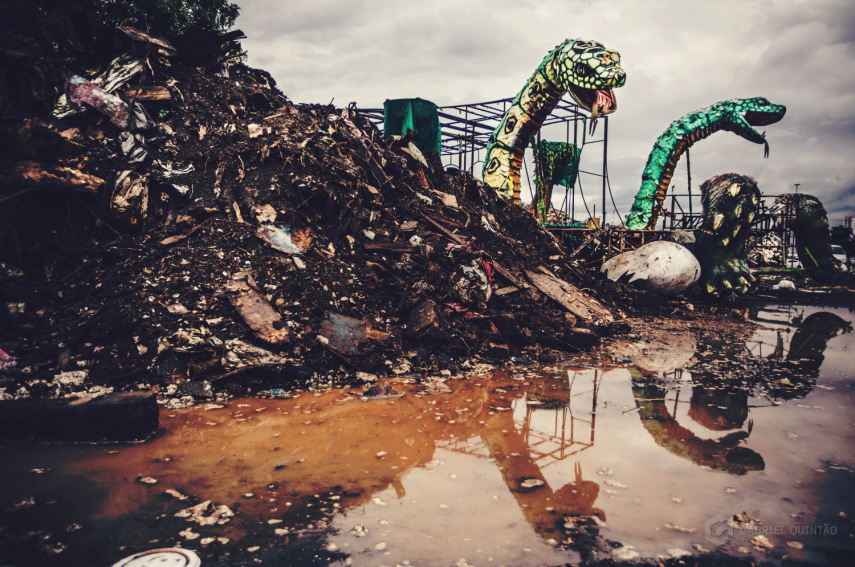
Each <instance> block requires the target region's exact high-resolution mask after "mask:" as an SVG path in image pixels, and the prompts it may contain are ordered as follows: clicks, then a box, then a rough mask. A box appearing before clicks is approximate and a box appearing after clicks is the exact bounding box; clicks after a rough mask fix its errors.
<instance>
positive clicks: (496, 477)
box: [0, 310, 855, 565]
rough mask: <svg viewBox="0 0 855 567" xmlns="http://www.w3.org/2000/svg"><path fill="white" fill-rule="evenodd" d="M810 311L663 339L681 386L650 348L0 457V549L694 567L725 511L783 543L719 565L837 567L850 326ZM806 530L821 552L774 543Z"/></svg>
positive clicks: (104, 558) (255, 408) (258, 403)
mask: <svg viewBox="0 0 855 567" xmlns="http://www.w3.org/2000/svg"><path fill="white" fill-rule="evenodd" d="M815 311H816V312H808V311H805V312H804V313H803V314H801V316H800V317H799V314H794V315H789V314H788V315H787V316H781V314H780V313H772V312H768V313H759V314H757V315H756V316H757V317H758V318H761V319H762V318H766V319H773V320H775V321H776V323H775V325H767V326H766V327H764V328H762V329H760V330H759V331H758V332H757V333H756V334H755V336H753V337H750V338H748V339H740V340H738V341H733V342H727V341H726V340H724V339H726V338H722V340H718V339H717V341H712V340H708V339H704V338H698V339H696V338H695V337H691V339H690V338H687V337H686V336H681V337H679V338H678V339H675V340H674V341H671V345H677V351H679V352H680V353H681V354H680V356H681V357H684V358H685V360H686V362H684V363H682V366H681V367H680V368H669V361H665V362H657V360H656V356H657V355H661V356H666V357H667V356H672V355H673V354H674V353H675V352H676V351H675V350H674V349H672V348H666V346H663V345H664V344H665V343H667V342H668V341H667V340H666V341H665V343H662V344H660V345H658V346H657V345H655V344H653V343H652V342H651V343H648V344H646V346H645V349H644V350H643V351H637V352H636V354H637V355H638V356H637V357H635V360H636V361H637V362H638V363H639V365H638V366H637V367H626V368H624V367H602V366H594V365H592V366H587V367H582V366H578V365H576V366H555V367H550V368H543V369H539V370H511V371H501V372H496V373H495V374H494V375H492V376H479V377H470V378H469V379H467V380H447V381H446V383H445V385H444V386H443V387H437V380H433V381H432V382H431V385H430V386H428V387H423V386H420V385H418V384H415V383H412V382H411V381H407V380H399V381H397V382H396V383H394V388H395V389H396V390H399V391H401V392H403V393H404V394H405V395H404V396H403V397H401V398H398V399H384V400H369V401H363V400H361V399H360V394H361V392H360V391H356V390H354V391H330V392H324V393H317V394H312V393H303V394H301V395H299V396H296V397H295V398H292V399H287V400H261V399H242V400H232V401H230V402H229V403H228V404H225V405H215V404H209V405H205V406H198V407H195V408H192V409H189V410H182V411H165V412H164V415H163V420H162V421H163V423H164V425H165V429H164V431H163V432H162V434H161V435H159V436H158V437H157V438H156V439H153V440H151V441H150V442H148V443H145V444H142V445H117V446H115V447H110V448H104V447H88V446H76V447H68V446H65V447H5V448H2V449H0V453H2V454H0V458H3V460H4V463H6V465H4V469H3V472H2V477H3V482H2V484H0V501H2V503H3V509H2V511H0V525H2V527H3V531H0V553H2V556H3V557H8V558H10V559H9V560H11V561H14V562H16V563H18V564H32V563H38V564H46V565H50V564H55V565H72V564H79V562H81V561H84V560H86V561H89V562H92V561H96V562H98V563H102V564H109V563H110V562H111V561H116V560H118V559H120V558H121V557H124V556H127V555H130V554H132V553H134V552H137V551H143V550H146V549H151V548H154V547H170V546H174V545H181V546H183V547H186V548H190V549H193V550H195V551H197V552H198V553H199V554H200V556H202V557H203V564H205V562H209V563H213V564H216V562H217V561H220V560H221V558H222V557H224V554H228V557H229V561H230V562H233V563H238V564H242V563H244V564H249V563H252V562H253V561H254V560H256V559H258V560H261V561H264V562H277V561H278V562H283V561H290V562H300V563H301V564H326V563H328V562H330V561H333V562H336V561H344V560H345V559H346V558H347V559H348V561H350V562H351V563H353V564H357V565H358V564H366V565H367V564H377V563H378V562H382V563H388V564H392V562H398V563H402V562H403V561H410V562H411V563H413V564H419V563H420V562H421V563H431V562H444V563H449V564H451V563H454V562H456V561H457V560H458V559H460V558H466V559H467V560H468V561H471V562H472V563H475V564H481V563H488V562H490V561H491V560H492V561H495V562H506V563H511V564H557V563H567V562H575V561H578V560H580V559H581V560H586V559H593V558H594V553H597V554H599V555H598V557H602V556H603V554H612V553H613V550H617V551H615V553H616V554H615V555H614V556H615V557H616V558H627V557H633V556H639V557H656V556H657V555H668V554H670V553H671V552H672V551H674V550H682V551H686V552H692V553H698V552H700V551H701V550H703V549H712V548H713V544H711V543H710V541H709V540H708V539H706V538H705V534H704V527H705V524H706V523H707V522H708V521H709V519H710V518H714V517H718V516H721V517H724V518H728V517H731V516H733V515H734V514H736V513H740V512H746V513H747V515H748V516H749V517H751V518H756V519H759V520H760V521H761V522H762V525H767V526H770V525H776V526H784V528H782V530H783V532H782V534H781V535H770V536H769V540H770V542H771V543H772V545H773V548H772V551H768V550H766V551H761V550H757V549H755V548H754V546H753V545H752V544H751V538H752V535H751V534H750V533H744V534H743V533H735V534H734V536H733V539H732V540H729V541H728V542H726V543H725V544H724V547H723V548H722V549H723V550H724V551H726V552H730V553H737V552H736V551H735V550H736V549H737V548H738V547H740V546H741V547H745V548H746V550H747V552H748V553H751V554H754V555H756V556H757V557H758V558H761V557H763V558H769V557H770V556H771V557H776V555H774V554H776V553H777V554H778V555H777V556H780V555H782V554H783V553H788V554H790V555H791V556H796V557H799V558H802V559H806V560H810V561H814V560H815V561H819V560H824V559H829V558H830V559H834V558H837V557H840V556H841V554H843V555H845V554H847V553H848V554H851V553H852V544H851V537H850V534H851V533H852V529H851V520H849V518H852V517H853V514H855V495H853V494H852V488H851V487H852V485H853V483H852V480H853V477H855V473H853V467H855V454H854V453H855V452H854V451H853V444H852V443H851V440H852V434H853V431H852V424H851V418H850V416H849V414H848V410H847V409H846V408H847V407H849V405H851V404H852V403H855V395H853V385H854V384H853V376H852V374H851V372H849V368H850V367H851V365H852V362H853V358H852V354H853V350H852V344H853V340H852V334H851V333H848V332H847V331H846V329H847V326H846V325H842V324H839V323H837V324H835V321H836V320H837V319H840V320H841V321H843V322H844V323H848V322H849V321H851V319H852V317H851V315H850V316H848V320H847V319H846V317H847V314H846V313H845V312H843V313H841V310H837V311H835V312H834V313H828V314H822V313H820V312H819V311H818V310H815ZM830 315H833V316H834V317H836V318H837V319H835V318H834V317H830ZM794 318H795V319H796V320H795V322H794V321H793V319H794ZM816 321H819V322H820V324H817V323H815V322H816ZM793 324H794V325H796V327H793V328H795V329H796V330H795V331H794V332H792V333H790V334H788V333H786V331H785V329H784V325H793ZM849 324H850V327H849V328H851V323H849ZM835 327H836V328H837V330H833V329H834V328H835ZM829 330H833V332H829ZM778 331H781V333H779V332H778ZM799 333H803V334H804V336H805V337H806V338H804V339H802V338H800V337H801V336H802V335H800V334H799ZM779 336H780V337H781V340H779ZM787 339H789V340H787ZM687 345H693V348H695V349H696V351H695V352H693V353H690V354H689V356H688V357H687V358H686V354H685V353H686V350H687V348H688V346H687ZM628 352H629V351H628ZM793 353H797V355H798V356H796V355H795V354H793ZM817 354H818V355H820V356H821V358H819V357H818V356H817ZM672 360H673V359H671V361H672ZM817 360H819V363H817ZM642 366H643V367H642ZM764 373H765V375H766V376H767V379H766V380H760V379H759V378H758V376H760V375H761V374H764ZM449 390H450V391H449ZM841 439H842V441H841ZM794 487H797V488H794ZM208 501H210V503H208ZM188 510H198V511H199V513H198V514H194V513H192V512H189V511H188ZM224 510H228V511H229V513H231V514H233V515H229V514H227V513H225V512H224ZM823 522H825V523H829V524H830V525H834V526H836V528H837V530H838V536H836V537H828V538H825V539H823V538H821V537H819V536H816V537H815V536H810V535H803V536H798V537H790V535H789V534H790V531H789V530H790V528H799V529H801V528H805V529H803V530H802V532H800V533H803V534H807V533H808V532H809V531H810V530H807V529H806V528H807V527H810V526H811V525H815V524H817V523H823ZM814 531H815V530H814ZM607 540H608V541H614V542H620V543H621V544H622V545H621V546H618V547H617V548H615V547H614V546H613V545H611V544H609V543H608V542H607ZM790 541H795V542H796V543H797V544H799V545H801V546H802V548H801V549H795V548H794V547H790V546H788V542H790ZM738 553H739V554H742V555H744V553H743V552H738ZM770 554H771V555H770ZM497 564H498V563H497Z"/></svg>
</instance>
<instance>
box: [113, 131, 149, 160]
mask: <svg viewBox="0 0 855 567" xmlns="http://www.w3.org/2000/svg"><path fill="white" fill-rule="evenodd" d="M119 144H120V145H121V148H122V153H123V154H124V155H125V158H127V161H128V163H142V162H144V161H145V158H146V157H148V150H147V149H146V147H145V138H144V137H143V136H142V134H131V133H130V132H122V133H121V134H119Z"/></svg>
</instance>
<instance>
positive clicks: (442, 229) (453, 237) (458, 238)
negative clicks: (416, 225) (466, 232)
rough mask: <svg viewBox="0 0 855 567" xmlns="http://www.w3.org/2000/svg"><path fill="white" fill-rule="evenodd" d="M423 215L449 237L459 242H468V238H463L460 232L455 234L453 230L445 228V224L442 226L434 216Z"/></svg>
mask: <svg viewBox="0 0 855 567" xmlns="http://www.w3.org/2000/svg"><path fill="white" fill-rule="evenodd" d="M421 215H422V218H424V219H425V220H426V221H428V222H429V223H431V224H432V225H433V226H435V227H436V228H438V229H439V230H440V232H442V233H443V234H444V235H446V236H447V237H449V238H450V239H451V240H453V241H454V242H456V243H458V244H466V243H467V242H468V240H466V239H465V238H463V237H462V236H460V235H459V234H454V233H453V232H451V231H450V230H448V229H447V228H445V227H444V226H442V225H441V224H439V223H438V222H436V221H435V220H433V219H432V218H430V217H429V216H427V215H426V214H424V213H421Z"/></svg>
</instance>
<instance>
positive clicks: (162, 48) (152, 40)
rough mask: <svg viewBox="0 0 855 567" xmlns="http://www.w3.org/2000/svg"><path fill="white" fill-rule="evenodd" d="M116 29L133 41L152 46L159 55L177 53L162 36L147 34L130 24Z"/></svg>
mask: <svg viewBox="0 0 855 567" xmlns="http://www.w3.org/2000/svg"><path fill="white" fill-rule="evenodd" d="M118 29H119V31H121V32H122V33H124V34H125V35H126V36H128V37H129V38H131V39H132V40H134V41H139V42H140V43H147V44H149V45H152V46H154V48H155V49H156V50H157V52H158V53H159V54H160V55H166V56H172V55H175V54H176V53H177V50H176V49H175V46H174V45H172V44H171V43H169V42H168V41H166V40H165V39H163V38H162V37H157V36H154V35H151V34H148V33H146V32H144V31H142V30H138V29H136V28H133V27H131V26H118Z"/></svg>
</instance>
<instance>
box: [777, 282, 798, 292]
mask: <svg viewBox="0 0 855 567" xmlns="http://www.w3.org/2000/svg"><path fill="white" fill-rule="evenodd" d="M772 289H789V290H795V289H796V284H794V283H793V282H792V281H790V280H781V281H779V282H778V283H776V284H775V285H773V286H772Z"/></svg>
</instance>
